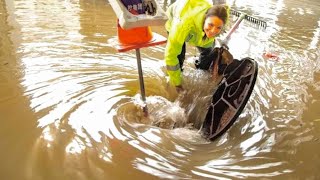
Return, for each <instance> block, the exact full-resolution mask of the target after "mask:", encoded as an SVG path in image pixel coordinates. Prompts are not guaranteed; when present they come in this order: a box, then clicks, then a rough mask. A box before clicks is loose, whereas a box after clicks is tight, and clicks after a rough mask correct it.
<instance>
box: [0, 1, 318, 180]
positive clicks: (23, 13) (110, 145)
mask: <svg viewBox="0 0 320 180" xmlns="http://www.w3.org/2000/svg"><path fill="white" fill-rule="evenodd" d="M159 2H160V4H161V5H162V7H163V8H164V9H165V8H166V7H167V6H168V4H170V3H171V1H166V0H162V1H159ZM229 4H230V5H231V6H232V7H233V8H236V9H237V10H240V11H243V12H246V13H249V14H251V15H254V16H256V17H259V18H261V19H263V20H265V21H267V23H268V27H267V29H266V30H261V29H257V28H255V27H254V26H252V25H251V24H249V23H244V24H242V25H241V26H240V27H239V29H238V30H237V32H236V33H235V34H234V36H233V37H232V39H231V42H230V45H229V46H230V51H231V52H232V53H233V55H234V57H236V58H237V59H241V58H243V57H251V58H253V59H255V60H256V61H257V62H258V64H259V75H258V79H257V82H256V86H255V88H254V91H253V94H252V96H251V98H250V100H249V102H248V104H247V106H246V107H245V109H244V111H243V113H242V114H241V116H240V118H239V119H238V120H237V122H236V123H235V124H234V125H233V126H232V127H231V128H230V129H229V131H227V132H226V133H225V134H224V135H223V136H222V137H220V138H219V139H217V140H216V141H214V142H208V141H206V140H205V139H204V138H203V137H202V136H201V135H200V133H199V132H198V130H197V129H194V128H193V127H194V126H199V125H201V119H203V116H204V115H205V113H206V109H205V107H206V106H207V104H208V102H209V101H210V98H211V92H212V90H213V89H214V86H212V83H210V82H211V81H210V75H209V74H207V73H206V72H203V71H199V70H195V69H194V68H193V66H192V60H191V58H192V56H193V55H194V54H196V51H195V49H194V48H192V47H188V54H187V56H188V60H187V63H186V68H185V71H184V79H185V88H186V90H187V92H186V94H184V95H180V96H178V95H177V94H176V93H175V92H174V90H173V89H172V87H168V86H167V80H166V75H165V72H164V66H163V65H164V62H163V54H164V45H159V46H154V47H150V48H144V49H141V56H142V66H143V73H144V79H145V88H146V94H147V105H148V107H149V117H148V118H145V117H144V116H143V113H142V112H141V100H140V92H139V82H138V73H137V64H136V57H135V52H134V51H129V52H126V53H117V51H116V50H115V49H114V47H113V45H112V44H110V43H108V39H111V38H114V37H115V36H116V33H117V30H116V16H115V14H114V12H113V10H112V8H111V6H110V5H109V4H108V2H107V1H104V0H65V1H54V0H38V1H35V0H28V1H22V0H12V1H11V0H0V120H1V126H0V138H1V139H0V147H1V148H0V159H1V165H0V166H1V167H0V177H1V179H19V180H20V179H32V180H37V179H39V180H40V179H46V180H49V179H90V180H92V179H160V178H165V179H209V178H212V179H242V178H243V179H257V178H258V179H319V178H320V172H319V169H320V153H319V149H320V140H319V136H320V110H319V106H320V93H319V92H320V51H319V47H320V45H319V44H320V42H319V39H320V11H319V9H320V3H319V1H318V0H306V1H297V0H286V1H283V0H263V1H249V0H243V1H236V0H234V1H229ZM152 29H153V31H155V32H158V33H160V34H162V35H164V36H166V33H165V30H164V28H163V27H152ZM265 52H271V53H274V54H276V55H278V59H276V58H266V57H264V56H263V53H265ZM174 123H178V124H179V125H180V128H176V129H173V130H172V129H170V127H172V126H173V124H174ZM154 124H157V125H161V126H163V127H165V128H158V127H156V126H154Z"/></svg>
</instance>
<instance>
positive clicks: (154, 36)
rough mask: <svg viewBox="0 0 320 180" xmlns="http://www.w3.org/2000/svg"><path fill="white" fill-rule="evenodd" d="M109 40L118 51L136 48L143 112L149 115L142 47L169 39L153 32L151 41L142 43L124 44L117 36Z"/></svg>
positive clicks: (158, 43)
mask: <svg viewBox="0 0 320 180" xmlns="http://www.w3.org/2000/svg"><path fill="white" fill-rule="evenodd" d="M108 42H109V43H110V44H112V45H113V46H114V47H115V48H116V49H117V51H118V52H126V51H129V50H132V49H135V50H136V58H137V65H138V73H139V84H140V93H141V99H142V101H143V103H144V105H143V112H144V115H145V116H147V115H148V108H147V103H146V93H145V88H144V80H143V72H142V66H141V55H140V48H143V47H150V46H156V45H160V44H164V43H166V42H167V39H166V38H165V37H163V36H162V35H160V34H157V33H155V32H153V33H152V39H151V40H150V41H149V42H146V43H142V44H122V43H120V42H119V41H118V39H117V38H116V37H115V38H111V39H109V40H108Z"/></svg>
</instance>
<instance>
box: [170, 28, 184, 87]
mask: <svg viewBox="0 0 320 180" xmlns="http://www.w3.org/2000/svg"><path fill="white" fill-rule="evenodd" d="M188 29H189V28H188V26H187V25H186V24H177V25H175V24H173V25H172V28H171V31H170V32H169V37H168V40H167V46H166V49H165V63H166V66H167V73H168V75H169V78H170V82H171V83H172V84H173V85H174V86H181V83H182V75H181V68H180V65H179V60H178V57H177V56H178V55H179V54H180V53H181V50H182V46H183V44H184V43H185V39H186V37H187V35H188V33H189V30H188Z"/></svg>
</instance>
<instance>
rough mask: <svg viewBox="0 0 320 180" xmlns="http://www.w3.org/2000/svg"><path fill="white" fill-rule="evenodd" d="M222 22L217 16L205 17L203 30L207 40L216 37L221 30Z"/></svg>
mask: <svg viewBox="0 0 320 180" xmlns="http://www.w3.org/2000/svg"><path fill="white" fill-rule="evenodd" d="M223 25H224V23H223V21H222V20H221V19H220V18H219V17H217V16H210V17H207V19H205V21H204V25H203V30H204V32H205V33H206V36H207V37H208V38H212V37H215V36H216V35H218V34H219V33H220V32H221V30H222V28H223Z"/></svg>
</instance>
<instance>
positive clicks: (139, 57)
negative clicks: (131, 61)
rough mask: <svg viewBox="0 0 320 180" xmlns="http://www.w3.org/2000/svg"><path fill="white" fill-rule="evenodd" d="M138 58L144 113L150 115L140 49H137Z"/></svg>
mask: <svg viewBox="0 0 320 180" xmlns="http://www.w3.org/2000/svg"><path fill="white" fill-rule="evenodd" d="M136 57H137V65H138V73H139V84H140V93H141V98H142V101H143V112H144V113H145V114H147V113H148V107H147V103H146V93H145V89H144V81H143V72H142V66H141V56H140V49H139V48H138V49H136Z"/></svg>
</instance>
